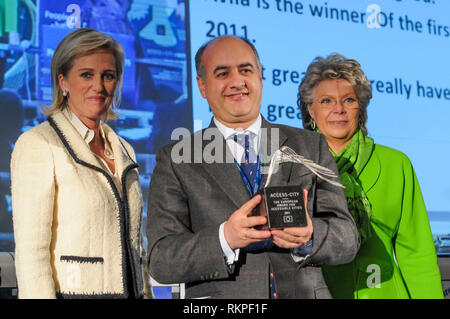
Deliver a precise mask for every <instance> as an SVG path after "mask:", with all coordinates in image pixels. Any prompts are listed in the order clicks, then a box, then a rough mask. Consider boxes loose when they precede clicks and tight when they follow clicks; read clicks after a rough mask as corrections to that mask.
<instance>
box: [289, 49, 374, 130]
mask: <svg viewBox="0 0 450 319" xmlns="http://www.w3.org/2000/svg"><path fill="white" fill-rule="evenodd" d="M330 79H345V80H347V81H349V82H350V83H351V84H352V85H353V87H354V89H355V93H356V97H357V99H358V103H359V107H360V111H359V119H358V126H359V128H360V129H361V130H362V132H363V133H364V135H367V127H366V122H367V106H368V105H369V102H370V99H371V98H372V85H371V83H370V81H369V80H368V79H367V77H366V75H365V74H364V72H363V70H362V69H361V65H360V64H359V62H358V61H356V60H352V59H347V58H345V57H344V56H342V55H340V54H336V53H334V54H331V55H329V56H328V57H326V58H325V59H324V58H321V57H317V58H315V59H314V61H313V62H312V63H311V64H310V65H309V66H308V69H307V70H306V74H305V76H304V77H303V80H302V82H301V83H300V86H299V88H298V100H297V105H298V107H299V108H300V111H301V114H302V121H303V127H304V128H305V129H308V130H313V127H312V126H311V125H312V119H311V116H310V115H309V112H308V105H311V104H312V103H313V99H314V89H315V88H316V86H317V85H318V84H319V83H320V82H322V81H324V80H330Z"/></svg>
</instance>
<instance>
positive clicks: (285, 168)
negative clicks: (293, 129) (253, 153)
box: [261, 118, 292, 186]
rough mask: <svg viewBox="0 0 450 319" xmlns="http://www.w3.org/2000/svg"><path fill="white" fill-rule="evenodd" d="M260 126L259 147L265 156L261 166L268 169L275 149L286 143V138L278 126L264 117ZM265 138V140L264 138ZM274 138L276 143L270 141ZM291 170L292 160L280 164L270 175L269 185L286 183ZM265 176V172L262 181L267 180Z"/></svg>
mask: <svg viewBox="0 0 450 319" xmlns="http://www.w3.org/2000/svg"><path fill="white" fill-rule="evenodd" d="M261 128H262V129H263V133H262V141H261V144H262V146H261V147H263V148H264V152H263V153H264V156H265V158H264V159H263V163H264V164H263V165H264V166H263V167H264V171H268V168H269V165H270V160H271V157H272V156H273V154H274V153H275V151H276V150H278V149H280V148H281V147H282V146H283V145H284V144H286V142H287V140H288V138H287V136H286V134H284V132H283V131H282V130H281V129H280V128H279V127H278V126H275V125H272V124H271V123H269V122H267V121H266V120H265V119H264V118H262V123H261ZM264 131H265V132H264ZM266 138H267V140H265V139H266ZM276 139H278V145H277V144H276V143H271V142H272V141H276ZM269 149H270V150H269ZM291 171H292V162H287V163H283V164H280V165H279V167H278V171H277V172H275V173H274V174H273V175H272V177H271V180H270V185H269V186H275V185H283V184H286V182H288V181H289V178H290V176H291ZM267 177H268V176H267V174H264V181H266V180H267Z"/></svg>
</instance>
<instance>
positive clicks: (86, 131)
mask: <svg viewBox="0 0 450 319" xmlns="http://www.w3.org/2000/svg"><path fill="white" fill-rule="evenodd" d="M63 114H64V115H65V116H66V117H67V118H68V119H69V121H70V123H72V125H73V126H74V127H75V129H76V130H77V132H78V133H80V135H81V137H82V138H83V139H84V141H85V142H86V144H87V145H89V143H90V142H91V141H92V140H93V139H94V136H95V132H94V130H91V129H90V128H88V127H87V126H86V125H84V123H83V122H81V120H80V119H79V118H78V116H76V115H75V114H74V113H73V112H72V111H71V110H70V109H69V108H68V107H65V108H64V110H63ZM99 130H100V136H101V137H102V141H103V143H104V144H105V156H106V157H107V158H109V159H112V160H113V159H114V154H113V152H112V148H111V146H110V145H109V143H108V140H107V139H106V136H105V131H103V128H102V126H101V125H99Z"/></svg>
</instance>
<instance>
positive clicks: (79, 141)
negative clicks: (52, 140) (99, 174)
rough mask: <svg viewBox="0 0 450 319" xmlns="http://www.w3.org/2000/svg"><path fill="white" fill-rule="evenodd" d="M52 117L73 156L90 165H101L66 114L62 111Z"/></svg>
mask: <svg viewBox="0 0 450 319" xmlns="http://www.w3.org/2000/svg"><path fill="white" fill-rule="evenodd" d="M51 119H53V123H54V124H55V125H56V130H57V133H58V135H60V136H59V137H60V139H61V140H62V142H63V143H64V145H65V146H66V148H68V150H69V152H70V151H72V152H73V154H71V155H72V157H74V158H75V159H76V160H80V161H82V162H85V163H87V164H88V165H92V166H95V167H99V163H98V160H97V158H96V157H95V155H94V154H93V153H92V151H91V149H90V148H89V146H88V145H87V144H86V142H85V141H84V139H83V138H82V137H81V135H80V134H79V133H78V131H77V130H76V129H75V127H73V125H72V124H71V123H70V121H69V120H68V119H67V118H66V117H65V116H64V114H63V113H62V112H56V113H55V114H53V115H52V116H51ZM58 131H59V132H58Z"/></svg>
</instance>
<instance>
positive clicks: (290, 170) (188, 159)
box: [147, 36, 360, 298]
mask: <svg viewBox="0 0 450 319" xmlns="http://www.w3.org/2000/svg"><path fill="white" fill-rule="evenodd" d="M196 66H197V74H198V76H197V82H198V86H199V89H200V92H201V94H202V96H203V97H204V98H206V99H207V101H208V103H209V105H210V107H211V110H212V112H213V114H214V118H213V120H212V121H211V125H210V127H209V128H208V129H205V130H202V131H198V132H196V133H194V134H193V135H191V136H188V137H186V138H184V139H183V140H181V141H179V142H178V143H173V144H170V145H167V146H165V147H163V148H161V149H160V150H159V151H158V152H157V157H156V160H157V165H156V167H155V169H154V171H153V175H152V179H151V184H150V191H149V205H148V207H149V209H148V218H147V237H148V242H149V249H148V252H149V255H150V274H151V276H152V277H153V278H154V279H155V280H157V281H158V282H160V283H167V284H170V283H186V297H187V298H202V297H210V298H331V295H330V293H329V291H328V288H327V286H326V284H325V281H324V279H323V276H322V271H321V268H320V266H323V265H336V264H343V263H348V262H350V261H351V260H352V259H353V258H354V256H355V255H356V253H357V251H358V248H359V241H360V239H359V235H358V231H357V229H356V227H355V224H354V221H353V220H352V217H351V216H350V214H349V212H348V210H347V204H346V201H345V197H344V193H343V190H342V189H341V188H339V187H337V186H335V185H333V184H331V183H328V182H327V181H324V180H322V179H321V178H318V177H317V176H316V175H314V174H313V173H312V172H311V171H310V170H309V169H307V168H306V167H305V166H304V165H301V164H293V163H282V164H280V165H279V167H278V170H277V171H276V173H275V174H273V175H272V177H271V179H270V185H271V186H274V185H278V186H282V185H300V186H301V187H302V189H305V190H306V192H304V194H305V195H306V196H305V206H306V207H307V209H306V211H307V214H306V215H307V226H304V227H288V228H284V229H272V230H257V229H255V226H258V225H263V224H265V223H266V222H267V219H266V217H262V216H252V210H253V209H254V208H255V207H256V206H257V205H258V204H259V203H260V201H261V195H256V196H253V195H254V194H255V193H256V191H257V188H260V186H261V185H262V184H261V183H260V184H258V185H257V184H254V185H253V184H252V183H250V182H249V180H250V179H247V177H245V176H244V175H247V173H245V174H244V173H243V170H242V168H241V167H242V165H243V164H242V163H241V159H242V158H244V155H245V156H247V155H248V153H249V151H248V150H249V149H251V151H250V153H253V152H254V154H259V157H261V158H264V160H263V162H264V164H263V165H266V166H258V167H259V170H258V172H261V171H264V172H263V173H267V170H264V169H263V168H267V163H268V159H269V156H265V155H264V154H263V153H262V152H261V148H263V147H265V145H278V147H281V146H288V147H290V148H291V149H293V150H294V151H295V152H296V153H297V154H300V155H302V156H304V157H305V158H307V159H309V160H311V161H313V162H315V163H317V164H320V165H322V166H324V167H327V168H329V169H331V170H332V171H334V172H335V173H336V175H337V169H336V165H335V162H334V160H333V158H332V156H331V154H330V152H329V151H328V145H327V143H326V141H325V139H324V137H323V136H322V135H320V134H317V133H314V132H308V131H304V130H301V129H298V128H293V127H289V126H284V125H275V124H271V123H268V122H267V121H266V120H265V119H264V118H263V117H262V116H261V114H260V104H261V95H262V86H263V84H262V73H261V69H262V68H261V63H260V61H259V57H258V53H257V52H256V49H255V48H254V46H253V45H252V44H251V43H250V42H248V41H246V40H243V39H240V38H237V37H233V36H224V37H219V38H216V39H213V40H212V41H210V42H208V43H207V44H205V45H204V46H203V47H201V48H200V49H199V51H198V52H197V55H196ZM211 130H213V132H214V133H211ZM216 133H217V134H216ZM241 133H244V134H247V135H248V136H249V138H248V139H247V140H246V141H249V140H251V141H253V142H252V143H250V145H251V146H250V147H248V145H247V144H246V146H243V145H241V144H240V143H239V142H238V139H237V138H234V136H235V135H236V136H238V134H241ZM263 133H264V134H263ZM212 136H214V137H215V139H212ZM260 140H262V141H263V142H262V143H258V142H257V141H260ZM213 142H214V143H215V144H214V145H219V147H215V148H214V147H212V148H211V143H213ZM246 143H247V142H246ZM220 145H222V147H220ZM268 148H269V147H268V146H267V149H268ZM212 149H214V150H213V151H212ZM266 153H267V152H266ZM243 154H244V155H243ZM259 157H258V158H259ZM245 158H246V159H248V157H245ZM211 159H213V160H211ZM230 159H231V160H230ZM239 163H241V165H239ZM243 174H244V175H243ZM264 177H266V178H267V176H265V175H263V178H262V180H264ZM252 196H253V197H252ZM261 243H262V245H260V244H261Z"/></svg>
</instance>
